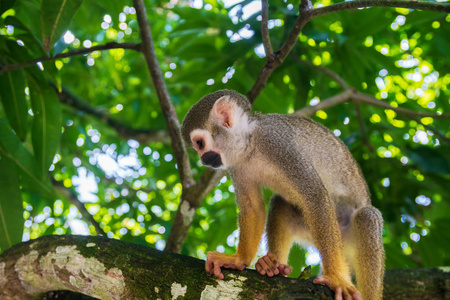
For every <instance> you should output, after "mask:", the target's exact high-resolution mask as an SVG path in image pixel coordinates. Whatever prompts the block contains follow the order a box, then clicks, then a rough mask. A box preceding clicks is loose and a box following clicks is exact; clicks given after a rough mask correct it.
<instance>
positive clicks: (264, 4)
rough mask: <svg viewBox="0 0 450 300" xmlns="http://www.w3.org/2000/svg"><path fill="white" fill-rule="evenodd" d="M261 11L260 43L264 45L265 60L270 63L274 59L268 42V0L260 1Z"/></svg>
mask: <svg viewBox="0 0 450 300" xmlns="http://www.w3.org/2000/svg"><path fill="white" fill-rule="evenodd" d="M261 4H262V9H261V17H262V20H261V35H262V41H263V45H264V51H265V52H266V57H267V60H269V61H272V60H273V59H274V54H273V49H272V44H271V42H270V35H269V25H268V22H269V3H268V0H262V1H261Z"/></svg>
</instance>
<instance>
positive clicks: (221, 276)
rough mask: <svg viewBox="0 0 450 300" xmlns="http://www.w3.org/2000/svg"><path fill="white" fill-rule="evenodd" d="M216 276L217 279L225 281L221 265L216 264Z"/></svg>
mask: <svg viewBox="0 0 450 300" xmlns="http://www.w3.org/2000/svg"><path fill="white" fill-rule="evenodd" d="M214 276H216V278H217V279H220V280H222V279H223V274H222V270H221V269H220V264H218V263H215V264H214Z"/></svg>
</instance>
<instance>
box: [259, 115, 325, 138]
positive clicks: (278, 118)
mask: <svg viewBox="0 0 450 300" xmlns="http://www.w3.org/2000/svg"><path fill="white" fill-rule="evenodd" d="M253 119H254V120H255V121H256V122H257V124H258V125H257V126H256V127H257V128H259V129H260V131H261V133H262V134H264V133H268V134H269V135H273V133H279V134H281V135H282V136H281V137H286V135H288V136H299V135H300V136H310V135H311V136H316V137H320V136H333V137H334V135H333V133H332V132H331V131H330V130H329V129H328V128H326V127H325V126H323V125H321V124H319V123H317V122H315V121H313V120H311V119H309V118H306V117H303V116H296V115H284V114H260V113H257V114H254V115H253Z"/></svg>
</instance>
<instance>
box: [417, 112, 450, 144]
mask: <svg viewBox="0 0 450 300" xmlns="http://www.w3.org/2000/svg"><path fill="white" fill-rule="evenodd" d="M410 119H412V120H414V121H416V122H417V123H419V124H421V125H422V126H423V127H424V128H425V129H427V130H429V131H432V132H434V134H436V135H437V136H438V137H440V138H441V139H442V140H444V141H445V142H447V143H450V138H448V137H446V136H445V135H443V134H442V133H440V132H439V131H438V130H437V129H436V128H434V127H432V126H430V125H425V124H423V123H422V121H421V120H420V119H419V118H415V117H410Z"/></svg>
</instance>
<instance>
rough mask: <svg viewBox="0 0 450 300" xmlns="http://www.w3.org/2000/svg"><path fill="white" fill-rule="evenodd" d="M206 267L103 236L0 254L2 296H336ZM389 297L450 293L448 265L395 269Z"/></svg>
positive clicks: (297, 282)
mask: <svg viewBox="0 0 450 300" xmlns="http://www.w3.org/2000/svg"><path fill="white" fill-rule="evenodd" d="M224 275H225V279H224V280H220V281H218V280H216V279H214V277H212V276H209V275H208V274H206V272H205V270H204V261H202V260H199V259H196V258H192V257H188V256H183V255H179V254H173V253H167V252H161V251H158V250H155V249H153V248H150V247H146V246H142V245H136V244H130V243H126V242H122V241H118V240H112V239H107V238H104V237H92V236H45V237H41V238H39V239H36V240H32V241H29V242H26V243H21V244H18V245H15V246H14V247H12V248H10V249H8V250H7V251H5V252H4V253H2V254H1V255H0V299H30V298H33V297H34V298H39V297H42V295H43V294H45V293H46V292H49V291H56V290H68V291H73V292H78V293H82V294H85V295H89V296H92V297H97V298H100V299H158V298H159V299H169V298H170V299H333V294H332V292H331V291H330V290H329V289H328V288H326V287H324V286H320V285H315V284H313V283H312V282H311V280H303V279H291V278H284V277H279V276H276V277H273V278H269V277H267V276H261V275H259V274H258V273H257V272H255V271H254V270H248V269H247V270H244V271H234V270H224ZM385 281H386V283H385V298H386V299H448V298H449V297H450V273H449V272H448V270H443V269H413V270H390V271H388V272H387V274H386V280H385Z"/></svg>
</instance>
